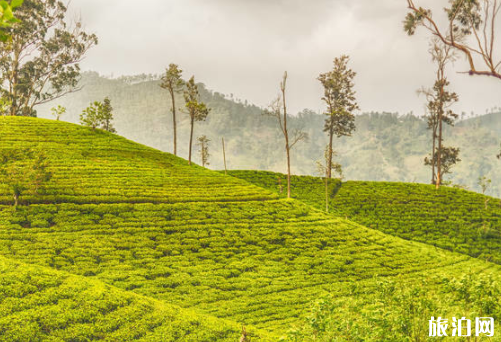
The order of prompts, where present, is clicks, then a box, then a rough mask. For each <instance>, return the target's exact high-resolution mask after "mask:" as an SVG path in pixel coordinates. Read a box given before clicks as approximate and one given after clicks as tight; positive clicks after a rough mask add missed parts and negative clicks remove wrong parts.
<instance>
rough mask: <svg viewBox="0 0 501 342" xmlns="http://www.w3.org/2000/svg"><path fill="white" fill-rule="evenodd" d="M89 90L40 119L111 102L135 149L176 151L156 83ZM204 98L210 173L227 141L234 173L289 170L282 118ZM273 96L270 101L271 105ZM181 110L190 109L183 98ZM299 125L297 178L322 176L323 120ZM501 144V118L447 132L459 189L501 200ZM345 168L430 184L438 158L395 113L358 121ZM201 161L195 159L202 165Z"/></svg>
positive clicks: (163, 94)
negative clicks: (302, 135) (430, 161)
mask: <svg viewBox="0 0 501 342" xmlns="http://www.w3.org/2000/svg"><path fill="white" fill-rule="evenodd" d="M81 84H82V85H83V87H84V88H83V90H81V91H80V92H77V93H73V94H70V95H67V96H66V97H64V98H62V99H59V100H57V101H56V102H54V103H50V104H47V105H45V106H43V107H39V108H38V114H39V116H40V117H50V108H51V107H53V106H56V105H57V104H61V105H63V106H65V107H67V108H68V113H67V114H66V116H64V117H63V118H62V120H65V121H69V122H78V119H79V114H80V112H81V111H82V109H84V108H85V107H87V106H88V105H89V104H90V102H91V101H95V100H102V99H103V98H104V97H105V96H109V97H110V98H111V101H112V104H113V107H114V109H115V123H116V125H115V126H116V128H117V130H118V133H119V134H121V135H123V136H125V137H127V138H129V139H132V140H135V141H138V142H141V143H144V144H146V145H149V146H152V147H155V148H159V149H161V150H164V151H168V152H170V151H172V119H171V114H170V100H169V96H168V93H167V91H165V90H164V89H161V88H160V87H159V82H158V81H157V80H156V79H155V77H150V76H143V77H142V76H137V77H129V78H119V79H107V78H104V77H101V76H99V75H98V74H97V73H92V72H89V73H85V74H84V75H83V78H82V81H81ZM201 88H202V89H201V93H202V98H203V100H204V101H206V102H207V103H208V105H209V107H210V108H212V112H211V113H210V115H209V118H208V119H207V121H206V122H204V123H200V124H199V125H197V126H196V128H195V135H196V136H201V135H207V137H208V138H209V139H210V140H211V143H210V153H211V158H210V168H213V169H221V168H223V158H222V149H221V138H222V137H224V138H225V140H226V142H227V159H228V167H229V168H231V169H259V170H271V171H280V172H283V171H284V170H285V154H284V153H283V149H284V148H283V142H282V137H281V136H280V132H279V129H278V127H277V123H276V121H275V120H274V118H270V117H266V116H264V115H262V110H261V109H260V108H259V107H257V106H254V105H250V104H247V103H243V102H241V101H238V100H234V99H233V98H232V96H225V95H223V94H220V93H217V92H212V91H209V90H207V89H206V88H205V87H201ZM272 95H273V94H270V96H271V97H273V96H272ZM178 99H179V101H178V102H177V104H178V105H177V107H179V108H180V107H182V106H183V103H184V102H183V101H182V97H181V95H180V96H179V97H178ZM179 121H180V122H179V134H178V135H179V139H180V141H179V146H178V149H179V155H180V156H182V157H186V156H187V146H188V132H189V127H188V120H187V115H186V114H184V113H179ZM292 125H293V126H296V127H301V128H303V129H304V130H306V131H307V132H308V133H309V135H310V139H309V141H308V142H307V143H302V144H300V145H297V147H295V150H294V151H293V154H292V161H293V164H292V165H293V172H294V173H296V174H310V175H315V174H316V165H315V164H316V163H315V162H316V160H319V159H321V158H322V156H323V150H324V146H325V144H326V142H327V139H326V136H325V134H324V133H323V131H322V129H323V117H322V116H321V115H318V114H316V113H314V112H311V111H308V110H305V111H303V112H301V113H299V115H298V116H297V117H296V118H294V119H293V120H292ZM500 141H501V114H499V113H496V114H488V115H484V116H479V117H476V118H469V119H466V120H463V121H461V122H460V123H458V124H457V125H456V127H454V128H452V129H448V130H447V132H446V145H448V146H458V147H460V149H461V159H462V162H461V163H460V164H459V165H458V166H457V167H456V168H455V169H454V173H453V175H452V177H449V179H450V180H452V181H453V182H454V183H455V184H460V185H465V186H467V187H468V188H469V189H472V190H476V191H479V187H478V185H477V180H478V178H479V177H480V176H486V177H487V178H490V179H492V184H493V185H492V188H491V189H489V190H488V193H489V194H491V195H494V196H498V197H499V196H501V174H500V173H498V172H496V170H498V169H499V167H500V166H501V162H500V161H499V160H497V159H496V157H495V156H496V154H497V152H498V149H499V143H500ZM336 150H337V151H338V153H339V157H338V158H339V162H340V163H341V164H342V165H343V167H344V173H345V177H346V179H349V180H350V179H351V180H374V181H403V182H421V183H428V182H429V181H430V179H431V172H430V171H429V169H428V168H427V167H425V166H424V165H423V159H424V157H425V156H426V155H427V154H428V153H429V151H430V150H431V143H430V139H429V132H428V131H427V130H426V123H425V122H424V121H423V120H422V119H420V118H417V117H416V116H412V115H405V116H402V115H397V114H390V113H366V114H362V115H359V116H357V132H356V133H355V134H354V135H353V137H352V138H348V139H346V138H343V139H339V140H337V141H336ZM197 158H198V156H197V157H196V158H195V160H197Z"/></svg>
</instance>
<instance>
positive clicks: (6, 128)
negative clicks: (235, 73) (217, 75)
mask: <svg viewBox="0 0 501 342" xmlns="http://www.w3.org/2000/svg"><path fill="white" fill-rule="evenodd" d="M26 147H28V148H34V149H39V150H42V151H44V153H45V154H46V155H47V157H48V159H49V161H50V163H49V165H50V170H51V171H52V173H53V177H52V179H51V180H50V181H49V183H48V184H47V185H46V189H44V192H43V193H42V194H39V195H37V196H34V195H33V194H29V193H28V194H27V195H26V196H22V197H21V203H24V204H31V203H121V202H133V203H138V202H142V203H158V202H160V203H169V202H180V201H192V202H193V201H234V200H242V201H245V200H260V199H270V198H276V195H275V194H272V193H271V192H268V191H265V190H263V189H262V188H258V187H255V186H250V185H249V184H248V183H247V182H243V181H241V180H238V179H235V178H227V177H226V178H225V177H223V176H221V175H220V174H218V173H215V172H209V171H207V170H205V169H203V168H201V167H197V166H193V167H189V166H188V163H187V162H186V161H185V160H184V159H181V158H177V157H175V156H173V155H171V154H168V153H162V152H160V151H158V150H154V149H152V148H149V147H146V146H143V145H139V144H136V143H133V142H131V141H129V140H126V139H125V138H122V137H119V136H117V135H113V134H111V133H108V132H104V131H101V130H96V131H93V130H92V129H90V128H86V127H81V126H78V125H71V124H67V123H63V122H60V121H52V120H43V119H37V120H33V119H31V118H26V117H1V118H0V150H15V149H20V148H26ZM0 203H1V204H11V203H12V196H11V195H10V194H9V192H8V189H7V188H6V186H5V184H2V183H0Z"/></svg>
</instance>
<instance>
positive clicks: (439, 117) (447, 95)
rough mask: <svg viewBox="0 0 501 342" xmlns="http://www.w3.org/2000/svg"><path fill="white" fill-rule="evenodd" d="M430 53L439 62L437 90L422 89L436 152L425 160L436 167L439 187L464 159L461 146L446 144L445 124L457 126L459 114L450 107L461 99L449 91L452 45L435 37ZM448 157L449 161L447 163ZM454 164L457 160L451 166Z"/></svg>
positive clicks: (435, 176) (435, 173)
mask: <svg viewBox="0 0 501 342" xmlns="http://www.w3.org/2000/svg"><path fill="white" fill-rule="evenodd" d="M430 54H431V56H432V60H433V62H435V63H436V65H437V71H436V79H435V83H434V85H433V89H428V90H427V89H422V90H421V91H420V92H421V93H423V94H425V96H426V98H427V101H428V103H427V105H426V107H427V110H428V128H429V129H430V130H431V131H432V145H433V147H432V153H431V155H430V157H427V158H426V159H425V165H429V166H431V167H432V182H433V184H435V185H436V187H437V189H438V188H439V187H440V185H441V184H442V182H443V174H444V171H448V170H450V168H451V167H452V165H453V164H455V163H456V162H458V161H460V160H459V158H458V155H459V149H455V148H452V147H447V148H446V147H444V146H443V141H444V136H443V133H444V132H443V124H444V123H445V124H447V125H450V126H453V125H454V121H455V120H456V119H457V118H458V115H457V114H456V113H454V112H453V111H452V110H451V109H450V107H451V106H452V105H453V104H454V103H456V102H457V101H458V100H459V98H458V95H457V94H456V93H455V92H451V91H449V90H447V88H448V87H449V85H450V82H449V81H448V80H447V76H446V67H447V65H448V64H449V63H451V62H453V61H454V60H455V55H454V53H453V50H452V48H451V47H450V46H448V45H445V44H443V43H442V42H441V41H440V40H437V39H435V40H433V41H432V45H431V49H430ZM445 156H446V157H447V164H446V163H443V161H444V160H445V158H444V157H445ZM451 163H453V164H452V165H451Z"/></svg>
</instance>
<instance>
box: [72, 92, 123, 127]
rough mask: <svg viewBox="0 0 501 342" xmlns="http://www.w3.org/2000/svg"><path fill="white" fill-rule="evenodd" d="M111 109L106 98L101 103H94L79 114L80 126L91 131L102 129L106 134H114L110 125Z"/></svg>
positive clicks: (109, 102) (111, 119)
mask: <svg viewBox="0 0 501 342" xmlns="http://www.w3.org/2000/svg"><path fill="white" fill-rule="evenodd" d="M112 121H113V107H112V106H111V101H110V99H109V98H108V97H106V98H105V99H104V101H103V102H99V101H95V102H94V103H91V105H90V106H89V107H87V108H85V109H84V110H83V111H82V114H80V124H82V125H84V126H87V127H91V128H92V129H94V130H95V129H96V128H102V129H104V130H105V131H107V132H111V133H116V130H115V128H114V127H113V124H112Z"/></svg>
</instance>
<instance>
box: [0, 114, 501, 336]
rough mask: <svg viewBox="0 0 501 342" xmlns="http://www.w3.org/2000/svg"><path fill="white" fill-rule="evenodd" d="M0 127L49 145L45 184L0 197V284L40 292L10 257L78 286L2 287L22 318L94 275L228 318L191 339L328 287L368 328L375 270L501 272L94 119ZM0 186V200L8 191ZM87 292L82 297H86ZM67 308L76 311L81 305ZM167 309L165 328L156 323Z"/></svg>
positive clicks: (16, 140) (429, 274)
mask: <svg viewBox="0 0 501 342" xmlns="http://www.w3.org/2000/svg"><path fill="white" fill-rule="evenodd" d="M0 137H1V138H0V148H21V147H22V148H24V147H34V146H39V147H41V148H44V149H47V150H48V151H49V152H48V155H49V167H50V168H51V171H52V172H53V174H54V177H53V178H52V180H51V181H50V183H49V184H48V188H47V190H46V194H43V195H41V196H37V195H35V194H31V195H29V196H25V197H24V198H22V199H21V200H22V201H24V202H22V203H24V204H25V205H21V206H19V207H18V208H17V210H15V209H14V208H12V207H11V206H8V205H5V204H4V205H0V255H2V256H3V258H8V259H10V260H15V261H12V262H11V263H12V266H9V265H7V266H2V267H4V268H6V271H5V272H3V273H4V279H5V280H4V283H6V284H8V283H9V282H12V283H13V284H16V282H17V283H19V285H16V286H14V288H16V287H19V288H23V286H25V284H27V285H26V286H28V287H29V288H31V289H32V290H31V291H34V294H35V295H37V293H39V292H40V293H42V292H43V291H41V290H37V289H35V288H33V287H30V286H31V285H30V284H31V283H30V281H31V280H30V278H29V277H28V276H26V277H25V278H23V277H21V279H18V278H16V277H17V276H16V271H15V269H16V267H18V266H16V265H21V264H19V263H22V265H27V266H23V267H26V268H27V269H28V271H23V272H24V273H22V272H21V273H20V275H22V274H26V275H29V274H30V272H32V270H37V272H42V273H44V272H48V274H49V275H48V276H44V277H46V278H44V279H47V281H50V279H51V278H52V275H61V277H70V278H71V279H72V281H71V282H72V283H76V284H75V285H74V286H77V288H76V289H75V290H74V291H73V290H72V291H71V293H72V294H73V297H72V296H71V295H70V296H69V297H70V298H69V299H68V300H69V302H68V303H66V301H65V300H61V301H60V300H55V301H53V302H52V303H53V305H52V306H53V311H43V310H44V309H43V306H44V305H43V304H41V305H40V309H39V308H37V305H38V304H36V303H37V302H36V300H34V301H32V302H30V303H32V306H22V305H21V304H22V302H23V300H22V297H13V298H14V300H12V301H11V302H12V303H13V305H21V306H20V309H19V314H20V315H25V316H22V317H29V316H30V314H35V318H34V319H35V320H36V319H37V318H36V317H39V316H37V315H39V314H36V313H37V312H39V311H40V312H42V313H43V317H46V318H47V320H49V319H50V318H51V317H53V318H54V320H56V321H57V317H59V316H60V313H61V312H63V311H64V312H67V313H68V315H71V313H72V311H73V309H72V308H73V307H75V308H76V307H77V305H76V304H72V303H80V302H86V301H87V299H85V298H86V297H85V295H83V294H84V293H86V292H85V291H86V290H85V288H86V286H97V285H94V284H99V286H104V287H105V289H106V291H108V290H109V293H110V294H109V296H110V301H111V302H116V301H118V302H120V300H121V299H120V298H122V297H121V296H126V297H127V296H131V298H138V299H137V300H138V301H143V300H145V301H146V302H147V303H150V304H151V303H160V304H161V305H166V306H167V307H168V308H172V307H180V308H182V310H181V309H178V310H181V311H180V312H196V313H200V314H204V315H205V314H206V315H210V316H211V317H212V316H213V317H217V318H218V319H224V320H225V322H229V321H231V322H235V323H227V324H228V328H225V325H224V324H223V325H221V326H217V324H219V323H210V322H212V321H210V320H209V321H208V322H209V323H207V324H206V325H204V324H202V323H200V325H198V326H199V327H200V329H199V330H200V332H198V333H200V334H206V336H208V337H207V338H205V337H203V338H201V337H200V336H197V335H194V336H196V337H193V340H196V338H198V340H203V341H205V340H207V341H211V339H212V338H213V336H217V334H223V335H221V336H222V337H221V340H223V341H224V338H226V336H229V335H230V332H231V335H232V336H233V339H234V340H237V339H238V337H239V334H236V335H235V334H234V333H237V332H238V329H237V327H240V325H241V324H245V325H250V326H252V327H253V328H257V329H262V330H261V331H266V332H269V333H273V334H276V335H282V334H285V332H286V331H287V330H288V329H289V328H291V326H292V325H294V324H298V323H300V322H301V320H302V318H304V317H307V316H308V311H309V308H310V304H311V303H312V302H314V301H315V300H317V299H318V298H320V297H322V296H325V295H327V294H329V295H330V296H332V297H333V298H334V299H333V300H334V301H335V302H336V307H337V310H336V312H335V313H333V317H334V318H336V319H338V321H339V322H338V324H339V325H338V326H337V328H338V329H339V331H342V330H343V329H345V327H346V324H345V323H344V322H345V321H346V320H347V319H348V320H349V321H350V323H351V324H355V323H356V324H363V325H364V326H366V327H371V325H373V324H374V322H373V321H372V320H371V319H370V318H368V317H367V316H366V315H361V314H357V313H356V312H357V310H358V311H360V310H361V311H360V312H367V311H370V310H371V308H373V307H374V298H379V294H380V291H381V289H380V285H379V284H380V282H379V279H380V278H384V279H386V280H389V281H390V280H391V281H393V282H396V283H398V284H408V283H412V284H422V287H423V289H424V290H429V291H435V292H440V291H446V286H445V285H444V284H445V283H444V279H449V280H451V281H452V280H453V279H455V278H456V277H460V276H461V275H462V274H464V273H465V272H472V273H474V274H479V275H483V276H486V277H492V278H493V279H494V280H495V281H498V280H499V279H500V276H501V273H500V272H499V271H500V267H499V266H498V265H495V264H492V263H486V262H483V261H480V260H476V259H472V258H470V257H468V256H465V255H461V254H454V253H450V252H447V251H444V250H442V249H437V248H435V247H432V246H429V245H426V244H421V243H418V242H411V241H404V240H402V239H400V238H396V237H393V236H389V235H386V234H384V233H382V232H378V231H375V230H372V229H368V228H366V227H363V226H361V225H359V224H357V223H354V222H351V221H348V220H346V219H344V218H336V217H333V216H331V215H326V214H325V213H323V212H321V211H320V210H317V209H314V208H312V207H311V206H308V205H306V204H304V203H301V202H299V201H296V200H286V199H282V198H280V196H279V195H277V194H275V193H273V192H272V191H269V190H265V189H262V188H259V187H256V186H254V185H251V184H249V183H248V182H246V181H244V180H239V179H237V178H234V177H229V176H228V177H225V176H224V175H222V174H219V173H216V172H211V171H208V170H206V169H203V168H200V167H198V166H192V167H189V166H188V165H187V162H186V161H184V160H182V159H180V158H176V157H173V156H171V155H169V154H166V153H162V152H159V151H155V150H153V149H150V148H147V147H144V146H141V145H138V144H135V143H132V142H130V141H127V140H125V139H123V138H120V137H116V136H113V135H110V134H107V133H103V132H100V131H97V132H93V131H92V130H89V129H86V128H83V127H79V126H76V125H70V124H66V123H61V122H54V121H48V120H39V119H38V120H37V119H29V118H0ZM87 169H88V170H89V171H87ZM121 189H123V192H122V191H121ZM2 191H3V195H2V196H4V198H5V200H4V203H8V199H9V196H8V191H7V189H5V188H3V190H2ZM26 204H29V205H26ZM2 260H3V259H2ZM19 267H20V266H19ZM20 269H22V268H20ZM49 269H51V270H49ZM35 274H36V272H35ZM44 274H45V273H44ZM63 275H64V276H63ZM70 275H71V276H70ZM53 277H54V279H56V278H57V276H53ZM70 278H69V279H70ZM59 286H61V285H58V286H57V287H59ZM79 286H81V288H80V287H79ZM35 287H36V285H35ZM355 288H356V290H355ZM61 289H62V291H63V292H64V289H65V287H62V288H61ZM424 290H423V291H424ZM56 292H57V291H56ZM91 292H92V291H91ZM6 293H7V292H5V291H3V292H1V291H0V305H1V304H2V303H5V301H6V300H7V299H8V298H10V297H9V295H7V294H6ZM66 293H67V292H66ZM106 293H108V292H106ZM33 298H37V297H33ZM51 298H52V297H51ZM56 298H57V297H56ZM99 298H100V297H99V296H97V298H96V300H97V299H99ZM127 298H128V297H127ZM93 301H94V297H92V296H90V297H89V298H88V302H89V305H90V307H92V305H94V304H92V302H93ZM466 301H467V300H466V299H460V300H457V302H455V303H453V304H443V305H441V306H439V307H438V308H437V311H440V312H449V311H450V310H452V309H451V308H458V307H461V306H462V305H463V304H465V303H466ZM41 303H42V302H41ZM354 303H356V308H355V307H353V305H354ZM150 304H141V305H140V306H141V307H142V308H144V307H145V306H146V308H148V305H150ZM160 304H158V305H160ZM65 305H69V306H65ZM96 305H99V304H96ZM151 305H153V304H151ZM134 310H135V309H134ZM138 310H139V309H138ZM145 310H146V311H141V310H139V311H135V312H137V315H136V316H134V315H132V316H131V319H133V320H134V319H136V318H134V317H137V320H138V322H143V323H144V324H143V323H137V326H138V327H141V329H143V330H141V329H139V328H138V329H137V331H138V334H139V332H140V331H144V336H139V337H137V338H138V339H139V338H143V337H144V338H146V337H148V336H150V335H148V334H153V333H155V331H157V328H155V324H156V323H154V322H158V321H155V319H151V320H150V319H148V317H149V314H150V312H151V310H150V309H145ZM148 310H150V311H148ZM166 310H167V309H166ZM169 310H170V309H169ZM172 310H174V309H172ZM183 310H194V311H183ZM347 313H349V315H348V316H347ZM81 314H82V315H84V314H85V312H83V313H81ZM75 315H76V316H75V317H79V316H78V315H80V313H79V311H78V310H77V312H75ZM100 315H101V314H100V312H98V311H96V310H94V311H92V310H90V311H89V314H88V315H87V316H86V318H82V319H83V323H85V324H87V323H88V327H87V328H82V329H90V330H91V331H93V330H92V328H91V326H92V324H91V322H98V321H99V320H100V319H101V318H100V317H101V316H100ZM152 315H156V313H153V314H152ZM160 316H161V317H164V316H165V321H161V322H160V323H158V326H159V327H160V326H162V328H159V329H170V330H168V332H166V334H167V335H166V336H168V338H171V340H183V339H182V338H178V337H176V336H181V335H183V334H186V333H187V331H188V330H189V331H190V332H192V331H194V329H191V328H189V326H188V327H186V326H184V325H182V324H181V322H179V321H183V319H182V316H181V318H180V319H176V317H173V316H176V315H170V316H169V314H166V315H163V314H160V315H159V316H158V317H160ZM108 317H110V318H109V319H108V320H107V322H108V323H109V324H110V325H111V326H113V325H114V326H121V325H120V320H121V318H120V317H121V316H108ZM112 317H116V321H114V320H113V318H112ZM155 317H157V316H155ZM197 317H198V316H197ZM204 317H205V316H203V317H202V316H200V319H198V318H194V319H195V322H201V321H203V320H204V319H205V318H204ZM158 319H160V318H158ZM211 319H212V318H211ZM213 319H214V320H216V318H213ZM0 320H3V322H6V324H8V325H9V326H11V327H12V329H14V328H15V322H18V321H19V320H16V319H14V317H11V315H10V314H9V311H1V310H0ZM103 320H105V319H104V318H103ZM105 321H106V320H105ZM150 321H151V322H152V323H151V324H152V325H148V324H150V323H149V322H150ZM171 321H172V324H171V325H170V328H168V327H163V326H164V325H168V322H171ZM30 322H31V321H30ZM36 322H37V323H36V324H38V326H39V327H40V326H42V327H43V325H40V324H39V321H36ZM72 322H73V321H71V320H70V319H69V318H68V319H67V320H66V321H65V320H64V319H63V322H62V323H60V326H59V327H60V329H59V330H66V329H69V328H67V327H71V326H72V324H73V323H72ZM75 322H80V318H78V319H76V320H75ZM178 322H179V325H178ZM213 322H219V321H213ZM357 322H358V323H357ZM108 323H107V324H108ZM76 324H79V323H76ZM214 324H215V325H216V326H214ZM416 324H417V323H416ZM424 324H426V322H425V323H424ZM1 326H2V325H1V324H0V327H1ZM98 326H99V325H98ZM132 326H134V327H135V326H136V325H131V327H132ZM63 328H64V329H63ZM34 329H35V330H34V331H35V332H34V333H37V334H42V333H45V334H46V335H36V336H50V337H51V338H52V339H54V340H57V339H58V338H59V339H63V340H64V339H65V338H60V337H58V336H59V335H58V334H59V333H61V334H63V333H64V332H63V331H59V332H58V329H55V330H54V331H53V330H44V329H43V328H40V329H41V332H36V331H39V330H36V329H38V328H36V327H35V328H34ZM96 329H98V330H99V329H105V328H96ZM124 329H125V328H124ZM220 329H222V330H223V332H221V330H220ZM389 329H391V327H389ZM21 330H23V329H21ZM130 330H132V331H135V330H136V329H130ZM367 331H370V329H367ZM114 333H115V332H110V334H114ZM124 333H125V330H124ZM226 333H227V334H228V335H225V334H226ZM92 334H93V332H89V335H88V336H94V335H92ZM116 334H119V333H118V332H116ZM176 334H178V335H176ZM265 334H266V333H265ZM258 335H259V334H258ZM65 336H69V335H65ZM85 336H87V335H85ZM107 336H115V335H107ZM152 336H153V335H152ZM201 336H205V335H201ZM260 336H264V337H263V338H265V337H266V336H265V335H262V333H261V335H260ZM37 338H38V337H36V338H33V340H37ZM92 338H94V337H92ZM96 338H97V337H96ZM128 338H130V339H135V338H136V337H135V336H132V337H131V336H129V337H127V338H125V339H128ZM228 338H229V337H228ZM38 339H43V338H42V337H40V338H38ZM89 339H91V338H89ZM110 339H112V338H111V337H110ZM120 339H121V338H118V340H120ZM151 339H154V338H153V337H151ZM186 340H187V341H189V338H188V337H187V338H186ZM365 340H367V338H366V339H365Z"/></svg>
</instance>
